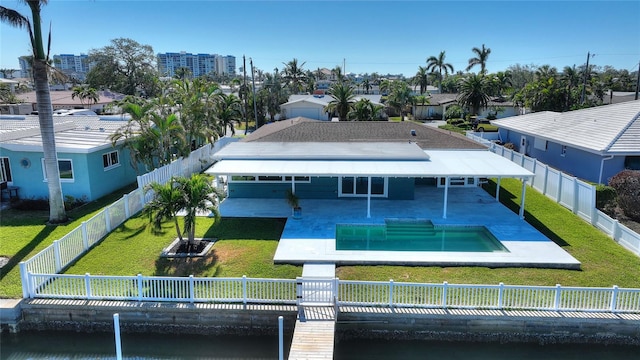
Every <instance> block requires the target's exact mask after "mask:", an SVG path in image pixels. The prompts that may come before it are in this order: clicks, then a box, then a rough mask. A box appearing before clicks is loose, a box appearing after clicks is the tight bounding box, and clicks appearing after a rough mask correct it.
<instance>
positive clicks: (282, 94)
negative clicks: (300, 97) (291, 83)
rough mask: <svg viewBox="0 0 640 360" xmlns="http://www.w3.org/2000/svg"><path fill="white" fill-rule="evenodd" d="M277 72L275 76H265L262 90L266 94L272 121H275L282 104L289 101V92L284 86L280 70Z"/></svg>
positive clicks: (268, 111) (268, 74)
mask: <svg viewBox="0 0 640 360" xmlns="http://www.w3.org/2000/svg"><path fill="white" fill-rule="evenodd" d="M275 70H276V71H275V72H274V73H273V74H270V73H267V74H265V81H264V86H263V88H262V89H261V90H260V91H264V92H266V98H267V101H266V103H267V113H268V114H269V118H270V119H271V121H275V117H276V114H277V113H279V112H280V104H283V103H285V102H286V101H287V92H286V90H285V88H284V87H283V86H282V78H281V77H280V73H279V72H278V71H277V70H278V69H275Z"/></svg>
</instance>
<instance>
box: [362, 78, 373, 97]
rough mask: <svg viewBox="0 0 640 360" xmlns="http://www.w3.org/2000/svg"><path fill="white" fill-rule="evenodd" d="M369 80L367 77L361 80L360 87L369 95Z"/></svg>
mask: <svg viewBox="0 0 640 360" xmlns="http://www.w3.org/2000/svg"><path fill="white" fill-rule="evenodd" d="M371 87H372V86H371V81H369V79H364V80H363V81H362V88H363V89H364V93H365V94H366V95H369V91H370V90H371Z"/></svg>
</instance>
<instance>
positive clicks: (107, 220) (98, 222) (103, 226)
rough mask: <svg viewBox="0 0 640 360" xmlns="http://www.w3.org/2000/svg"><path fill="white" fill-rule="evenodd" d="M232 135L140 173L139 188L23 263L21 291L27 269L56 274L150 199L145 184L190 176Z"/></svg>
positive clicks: (208, 162) (199, 169)
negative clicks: (152, 169)
mask: <svg viewBox="0 0 640 360" xmlns="http://www.w3.org/2000/svg"><path fill="white" fill-rule="evenodd" d="M232 141H234V140H230V138H222V139H220V141H218V142H217V143H216V144H215V146H203V147H201V148H199V149H196V150H195V151H192V152H191V154H189V156H188V157H187V158H181V159H178V160H176V161H174V162H172V163H171V164H169V165H166V166H164V167H162V168H160V169H156V170H154V171H152V172H151V173H148V174H145V175H142V176H138V188H137V189H136V190H134V191H132V192H130V193H129V194H126V195H124V197H122V199H120V200H118V201H116V202H114V203H113V204H111V205H109V206H107V207H106V208H104V209H103V210H102V211H101V212H99V213H97V214H96V215H95V216H93V217H92V218H91V219H89V220H87V221H84V222H82V224H81V225H80V226H79V227H77V228H75V229H73V230H72V231H71V232H70V233H68V234H67V235H65V236H64V237H62V238H61V239H59V240H55V241H54V242H53V244H52V245H50V246H48V247H47V248H45V249H44V250H42V251H41V252H39V253H38V254H36V255H35V256H33V257H32V258H30V259H29V260H26V261H24V262H21V263H20V273H21V275H20V276H21V278H22V289H23V290H22V294H23V297H27V289H26V285H25V284H26V281H27V273H31V274H36V273H37V274H56V273H58V272H60V271H62V269H64V268H65V267H67V266H68V265H69V264H71V263H72V262H73V261H75V260H76V259H78V258H79V257H80V256H81V255H82V254H84V253H85V252H86V251H88V250H89V249H90V248H91V247H92V246H94V245H95V244H97V243H98V242H100V240H102V239H103V238H104V237H105V236H106V235H107V234H109V233H110V232H111V231H112V230H113V229H114V228H116V227H118V226H119V225H120V224H122V223H124V222H125V221H126V220H127V219H128V218H130V217H131V216H133V215H135V214H137V213H138V212H139V211H141V210H142V209H143V207H144V204H145V203H146V202H147V201H148V200H149V199H146V198H145V197H149V196H151V195H150V194H149V195H145V193H144V186H145V185H146V184H148V183H150V182H153V181H155V182H159V183H165V182H166V181H168V180H169V179H170V178H171V176H172V175H178V176H188V175H190V174H193V173H199V172H201V171H202V170H203V169H204V168H206V167H207V166H209V165H210V164H211V163H212V162H213V157H212V156H213V154H214V153H215V152H217V151H218V150H219V149H220V148H222V147H223V146H224V145H226V144H228V143H229V142H232ZM30 281H31V282H35V283H32V284H31V285H33V286H36V287H38V286H39V285H41V284H39V283H38V281H43V282H44V281H46V279H43V278H38V279H35V280H34V279H31V280H30Z"/></svg>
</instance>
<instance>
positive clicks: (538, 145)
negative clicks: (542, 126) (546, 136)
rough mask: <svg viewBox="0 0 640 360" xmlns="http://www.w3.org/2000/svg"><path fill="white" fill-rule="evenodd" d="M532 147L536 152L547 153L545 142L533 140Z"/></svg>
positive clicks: (537, 139)
mask: <svg viewBox="0 0 640 360" xmlns="http://www.w3.org/2000/svg"><path fill="white" fill-rule="evenodd" d="M533 147H534V148H536V149H538V150H542V151H547V140H543V139H540V138H535V139H534V141H533Z"/></svg>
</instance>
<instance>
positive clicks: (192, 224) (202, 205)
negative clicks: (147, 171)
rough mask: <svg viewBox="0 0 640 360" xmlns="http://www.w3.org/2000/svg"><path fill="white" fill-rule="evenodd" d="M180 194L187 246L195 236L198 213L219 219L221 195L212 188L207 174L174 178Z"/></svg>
mask: <svg viewBox="0 0 640 360" xmlns="http://www.w3.org/2000/svg"><path fill="white" fill-rule="evenodd" d="M176 182H177V183H178V188H179V189H180V192H181V193H182V196H183V199H182V201H181V202H182V204H183V207H184V210H185V212H186V213H185V215H184V232H185V234H186V235H187V241H188V243H189V246H191V245H193V243H194V241H195V234H196V219H197V215H198V212H202V211H209V212H210V214H211V215H212V217H214V218H215V219H216V220H218V219H219V218H220V213H219V212H218V207H217V204H218V203H219V202H220V200H221V199H222V197H223V195H222V192H220V191H219V190H218V189H216V188H215V187H214V186H213V178H212V177H211V176H210V175H207V174H193V175H191V177H189V178H185V177H178V178H176Z"/></svg>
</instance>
